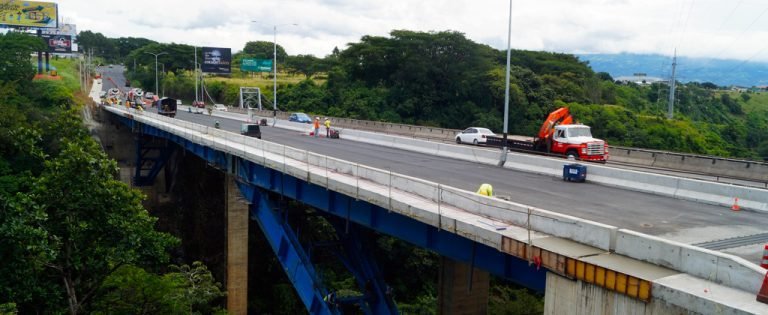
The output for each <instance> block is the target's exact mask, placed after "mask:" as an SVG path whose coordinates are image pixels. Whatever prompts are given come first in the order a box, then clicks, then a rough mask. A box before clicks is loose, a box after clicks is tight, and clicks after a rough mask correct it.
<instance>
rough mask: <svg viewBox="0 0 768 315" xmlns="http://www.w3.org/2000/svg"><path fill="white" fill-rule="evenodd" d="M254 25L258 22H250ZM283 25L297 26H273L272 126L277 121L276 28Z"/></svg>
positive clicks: (294, 24)
mask: <svg viewBox="0 0 768 315" xmlns="http://www.w3.org/2000/svg"><path fill="white" fill-rule="evenodd" d="M251 22H254V23H260V22H259V21H251ZM285 25H293V26H298V25H299V24H296V23H286V24H279V25H273V26H272V31H273V32H274V33H273V34H274V40H273V41H272V49H273V51H272V67H273V69H274V70H275V72H274V75H273V76H272V98H273V102H272V110H273V112H272V114H273V115H274V117H273V121H272V123H273V124H274V123H275V121H276V120H277V27H278V26H285Z"/></svg>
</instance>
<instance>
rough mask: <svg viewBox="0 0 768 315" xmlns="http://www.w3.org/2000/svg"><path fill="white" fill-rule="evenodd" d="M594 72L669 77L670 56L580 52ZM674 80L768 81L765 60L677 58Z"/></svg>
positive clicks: (722, 83) (751, 83) (750, 83)
mask: <svg viewBox="0 0 768 315" xmlns="http://www.w3.org/2000/svg"><path fill="white" fill-rule="evenodd" d="M577 56H578V57H579V59H580V60H583V61H588V62H589V65H590V66H591V67H592V69H593V70H595V72H608V73H609V74H611V76H612V77H614V78H615V77H619V76H631V75H632V74H634V73H645V74H647V75H648V76H652V77H660V78H665V79H667V78H669V77H670V74H671V71H672V57H671V56H662V55H645V54H626V53H624V54H582V55H577ZM676 76H677V80H678V81H681V82H712V83H715V84H717V85H720V86H730V85H739V86H746V87H750V86H758V85H768V63H762V62H746V63H745V62H744V61H742V60H733V59H709V58H688V57H678V58H677V75H676Z"/></svg>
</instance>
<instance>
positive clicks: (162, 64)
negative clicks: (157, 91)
mask: <svg viewBox="0 0 768 315" xmlns="http://www.w3.org/2000/svg"><path fill="white" fill-rule="evenodd" d="M160 65H161V66H163V94H162V95H163V97H165V64H164V63H161V64H160Z"/></svg>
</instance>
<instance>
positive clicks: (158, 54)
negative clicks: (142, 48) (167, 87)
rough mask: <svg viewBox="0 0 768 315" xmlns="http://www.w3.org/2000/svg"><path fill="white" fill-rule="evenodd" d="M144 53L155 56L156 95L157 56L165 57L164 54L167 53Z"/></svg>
mask: <svg viewBox="0 0 768 315" xmlns="http://www.w3.org/2000/svg"><path fill="white" fill-rule="evenodd" d="M146 53H148V54H150V55H153V56H155V93H157V90H158V88H157V56H160V55H165V54H168V53H167V52H161V53H157V54H155V53H151V52H146Z"/></svg>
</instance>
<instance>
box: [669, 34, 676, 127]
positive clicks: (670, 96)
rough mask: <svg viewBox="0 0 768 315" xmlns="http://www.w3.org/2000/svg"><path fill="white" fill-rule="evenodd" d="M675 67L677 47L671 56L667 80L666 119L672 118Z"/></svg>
mask: <svg viewBox="0 0 768 315" xmlns="http://www.w3.org/2000/svg"><path fill="white" fill-rule="evenodd" d="M676 67H677V49H675V54H674V56H673V57H672V79H671V80H670V81H669V104H667V106H668V109H669V111H668V112H667V119H672V117H673V116H674V112H675V111H674V110H675V68H676Z"/></svg>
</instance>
